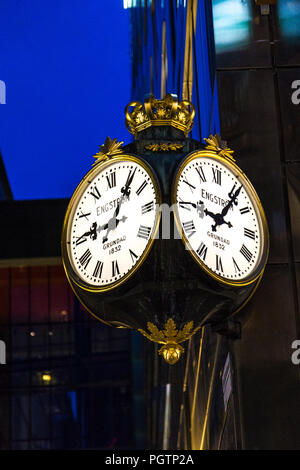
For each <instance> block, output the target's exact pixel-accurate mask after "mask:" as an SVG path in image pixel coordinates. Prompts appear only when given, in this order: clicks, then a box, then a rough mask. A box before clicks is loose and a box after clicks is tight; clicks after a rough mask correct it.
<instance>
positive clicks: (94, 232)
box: [77, 222, 97, 244]
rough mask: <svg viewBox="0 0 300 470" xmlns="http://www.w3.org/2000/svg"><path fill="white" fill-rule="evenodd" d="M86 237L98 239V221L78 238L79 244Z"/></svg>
mask: <svg viewBox="0 0 300 470" xmlns="http://www.w3.org/2000/svg"><path fill="white" fill-rule="evenodd" d="M84 237H90V238H91V239H92V240H96V239H97V222H94V223H93V224H92V226H91V228H90V230H89V231H88V232H85V233H83V234H82V235H80V237H78V238H77V244H78V243H80V240H82V239H83V238H84Z"/></svg>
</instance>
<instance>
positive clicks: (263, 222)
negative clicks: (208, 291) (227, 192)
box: [171, 150, 269, 287]
mask: <svg viewBox="0 0 300 470" xmlns="http://www.w3.org/2000/svg"><path fill="white" fill-rule="evenodd" d="M199 157H209V158H213V159H215V160H219V161H220V162H221V163H222V164H224V165H225V166H227V167H229V169H230V170H231V171H234V172H236V173H237V174H238V175H239V177H240V178H241V180H242V181H243V184H244V186H245V188H246V190H247V193H248V194H249V197H250V198H251V201H252V203H253V205H254V207H255V209H256V213H257V214H258V216H259V217H258V219H259V223H260V228H261V233H262V240H263V246H261V249H260V261H259V263H258V265H257V267H256V269H255V271H254V273H252V275H251V276H248V277H247V278H246V279H245V280H237V281H234V280H229V279H225V278H223V277H221V276H219V275H217V274H216V273H214V272H213V271H212V270H211V269H209V268H208V267H207V266H206V265H205V264H204V263H203V261H202V260H201V259H199V257H198V256H197V255H196V253H195V252H194V250H193V249H192V247H191V245H190V243H189V241H188V239H187V238H186V236H185V234H184V231H183V228H182V226H181V224H180V220H179V214H178V209H177V201H176V191H177V185H178V180H179V177H180V175H181V173H182V171H183V169H184V168H185V167H186V166H187V165H188V164H189V163H190V162H191V161H192V160H194V159H195V158H199ZM171 198H172V204H173V207H175V210H174V219H175V222H176V225H177V228H178V230H179V233H180V234H181V238H182V241H183V243H184V244H185V245H186V246H187V247H188V251H189V253H190V254H191V256H192V257H193V258H194V260H195V261H196V262H197V263H198V264H199V265H200V267H201V268H202V269H203V270H204V271H205V272H206V274H208V275H209V276H210V277H212V278H213V279H214V280H216V281H218V282H221V283H222V284H225V285H227V286H237V287H238V286H247V285H249V284H252V283H253V282H255V281H256V280H257V279H258V278H259V277H260V276H261V275H262V273H263V271H264V269H265V266H266V263H267V259H268V254H269V230H268V223H267V219H266V216H265V213H264V210H263V207H262V204H261V202H260V199H259V197H258V195H257V193H256V191H255V189H254V187H253V185H252V183H251V182H250V180H249V179H248V178H247V176H246V175H245V173H244V172H243V171H242V170H241V169H240V168H239V167H238V166H237V165H236V164H235V163H234V162H233V161H232V160H230V159H228V158H224V157H221V156H220V155H218V154H217V153H216V152H214V151H211V150H195V151H194V152H192V153H190V154H189V155H187V156H186V158H185V159H184V160H183V161H182V162H181V164H180V166H179V168H178V170H177V173H176V176H175V179H174V182H173V186H172V195H171ZM259 281H260V279H259Z"/></svg>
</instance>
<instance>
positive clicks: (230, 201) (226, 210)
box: [221, 186, 242, 217]
mask: <svg viewBox="0 0 300 470" xmlns="http://www.w3.org/2000/svg"><path fill="white" fill-rule="evenodd" d="M241 189H242V186H240V187H239V188H238V189H237V190H236V191H235V193H234V194H233V195H232V196H231V197H230V200H229V202H228V204H226V206H225V207H224V209H223V210H222V212H221V215H222V217H225V215H226V214H227V212H228V211H229V209H230V207H231V206H232V205H233V204H237V200H236V198H237V197H238V195H239V194H240V191H241ZM229 195H230V193H229Z"/></svg>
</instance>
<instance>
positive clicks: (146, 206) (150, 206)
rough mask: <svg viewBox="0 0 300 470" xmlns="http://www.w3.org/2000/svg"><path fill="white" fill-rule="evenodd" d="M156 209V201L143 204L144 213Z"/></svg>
mask: <svg viewBox="0 0 300 470" xmlns="http://www.w3.org/2000/svg"><path fill="white" fill-rule="evenodd" d="M153 209H154V201H151V202H148V203H147V204H144V205H143V206H142V215H143V214H146V213H147V212H150V211H152V210H153Z"/></svg>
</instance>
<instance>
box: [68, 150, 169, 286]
mask: <svg viewBox="0 0 300 470" xmlns="http://www.w3.org/2000/svg"><path fill="white" fill-rule="evenodd" d="M124 161H128V162H133V163H136V164H138V165H140V166H141V167H142V168H143V169H144V170H145V171H146V172H147V174H148V175H149V177H150V178H151V181H152V184H153V187H154V191H155V197H156V202H157V206H158V210H157V209H156V211H157V212H156V216H155V222H154V226H153V230H152V232H151V236H150V238H149V240H148V243H147V245H146V248H145V250H144V251H143V254H142V255H141V257H140V259H139V260H138V261H137V262H136V264H135V265H134V266H133V267H132V268H131V270H130V271H129V272H128V273H126V274H125V275H124V276H123V277H121V278H120V279H118V280H117V281H114V282H112V283H111V284H106V285H105V286H94V285H91V284H88V283H87V282H85V281H84V280H83V279H81V278H80V277H79V275H78V274H77V273H76V270H75V267H74V266H73V263H72V262H71V259H70V256H69V248H68V245H69V244H70V240H68V229H69V227H70V221H71V220H72V216H73V215H74V212H75V208H76V206H77V202H78V199H79V197H80V196H81V195H82V193H83V192H84V190H85V189H86V187H87V186H88V185H89V184H90V182H89V180H90V178H92V179H93V178H94V177H95V176H96V175H97V174H98V173H101V172H102V171H105V169H106V168H107V167H109V166H110V165H112V164H115V163H118V162H124ZM161 201H162V198H161V191H160V186H159V183H158V179H157V176H156V174H155V173H154V171H153V169H152V168H151V167H150V165H148V163H146V162H145V161H144V160H142V159H141V158H139V157H137V156H135V155H132V154H130V153H122V154H118V155H117V156H115V157H112V158H110V159H109V160H106V161H105V162H101V163H98V164H96V165H95V166H94V167H93V168H92V169H91V170H90V171H89V172H88V173H87V174H86V175H85V176H84V177H83V179H82V180H81V182H80V183H79V185H78V186H77V188H76V189H75V191H74V193H73V195H72V197H71V200H70V202H69V205H68V207H67V211H66V215H65V218H64V223H63V229H62V237H61V251H62V262H63V267H64V270H65V273H66V276H67V278H70V279H72V282H74V284H76V285H77V286H78V287H80V288H82V289H84V290H85V291H87V292H107V291H110V290H112V289H115V288H116V287H119V286H120V285H121V284H123V283H124V282H126V281H127V280H128V279H129V278H130V277H131V276H133V274H134V273H135V272H136V271H137V270H138V269H139V268H140V267H141V265H142V264H143V262H144V261H145V259H146V258H147V256H148V254H149V252H150V250H151V248H152V245H153V243H154V240H155V237H156V234H157V231H158V227H159V223H160V217H161ZM157 206H156V207H157Z"/></svg>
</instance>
